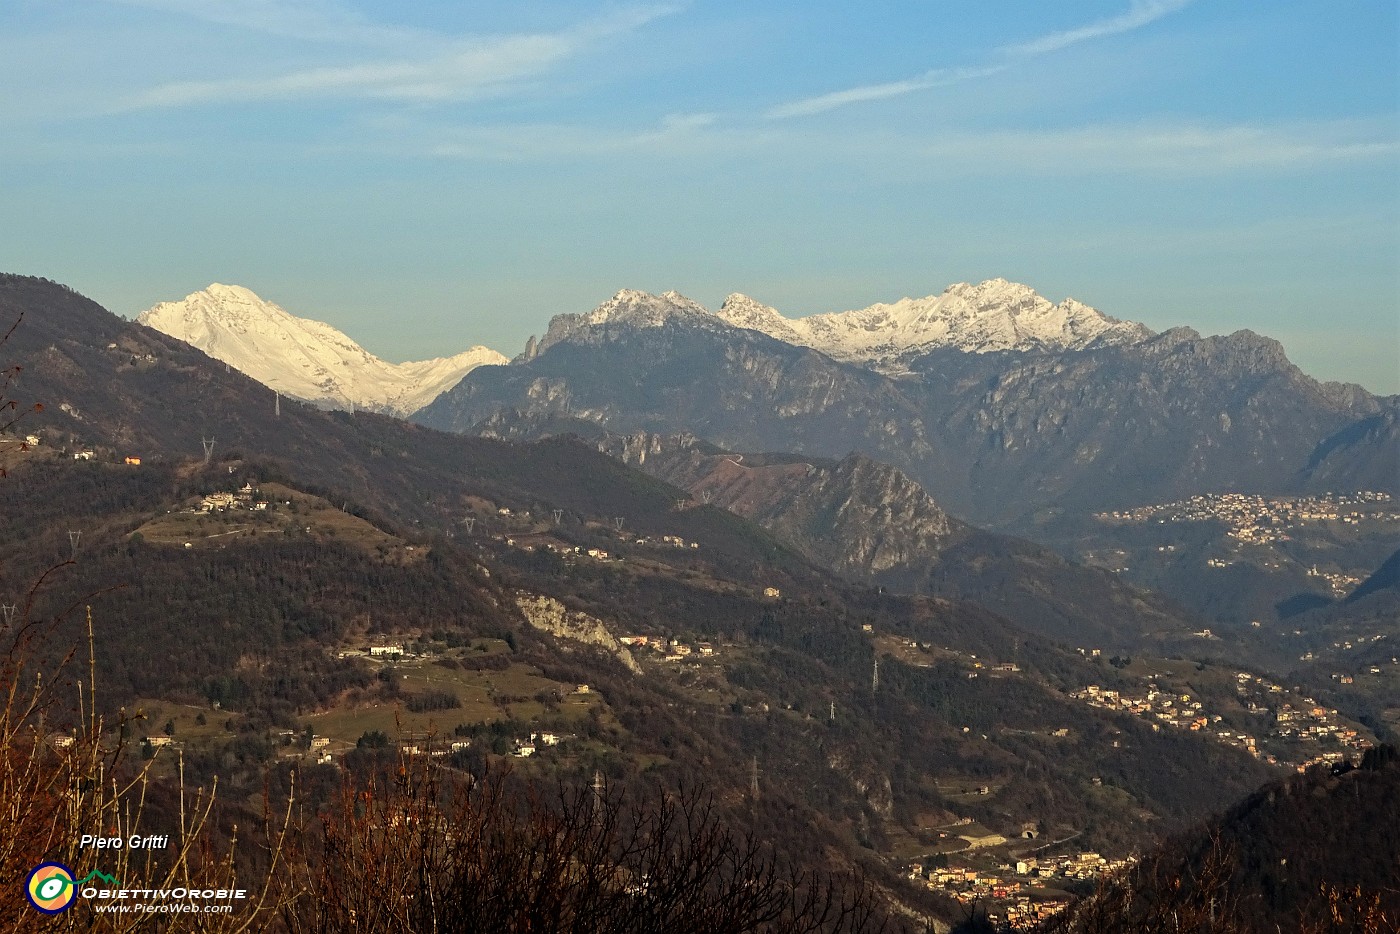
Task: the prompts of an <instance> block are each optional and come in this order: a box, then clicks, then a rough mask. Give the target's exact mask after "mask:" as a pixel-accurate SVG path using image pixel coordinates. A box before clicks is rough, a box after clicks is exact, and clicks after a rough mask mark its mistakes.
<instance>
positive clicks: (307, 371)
mask: <svg viewBox="0 0 1400 934" xmlns="http://www.w3.org/2000/svg"><path fill="white" fill-rule="evenodd" d="M136 320H137V322H138V323H140V324H144V325H146V326H147V327H150V328H154V329H155V330H157V331H160V332H162V333H164V334H168V335H170V336H171V337H174V338H178V339H179V340H182V341H185V342H186V343H188V344H192V345H194V346H195V347H198V348H199V349H200V350H202V351H204V352H205V353H207V354H208V355H209V356H211V357H213V358H214V359H216V360H220V361H223V362H224V363H227V364H228V365H229V366H231V367H234V368H235V369H237V370H239V371H241V372H243V373H245V374H247V375H248V376H251V377H252V378H253V379H255V380H257V381H258V382H260V383H262V384H264V385H266V386H268V387H270V388H272V389H275V390H277V391H278V392H280V393H282V394H283V395H286V396H290V397H293V398H296V399H302V400H305V401H307V402H311V403H313V404H315V405H318V406H322V407H326V408H335V409H351V408H355V409H370V410H372V411H378V412H384V413H387V414H391V415H397V416H401V417H402V416H407V415H411V414H412V413H414V412H416V411H418V410H419V409H421V408H422V407H423V406H425V405H427V404H428V403H429V402H432V401H433V400H434V399H436V398H437V397H438V395H439V394H441V393H443V392H445V391H446V390H448V389H450V388H452V387H453V386H455V385H456V384H457V383H458V382H459V381H460V380H461V379H462V377H463V376H465V375H466V374H467V373H469V372H471V371H472V370H474V369H476V368H477V367H478V366H492V365H502V364H505V363H507V362H508V360H507V359H506V357H505V356H503V355H501V354H499V353H497V352H496V351H494V350H491V349H490V348H488V347H480V346H478V347H472V348H471V349H469V350H466V351H463V352H462V353H459V354H456V355H454V356H451V357H439V358H436V359H433V360H419V361H412V362H409V363H399V364H394V363H388V362H386V361H384V360H381V359H379V358H378V357H376V356H375V355H374V354H372V353H370V352H369V351H367V350H365V349H364V348H363V347H361V346H360V345H359V344H357V343H355V341H353V340H351V339H350V338H349V337H348V336H346V335H345V334H344V333H342V332H341V331H339V330H337V329H335V328H334V327H331V326H330V325H329V324H326V323H325V322H322V321H311V320H308V319H305V318H298V317H296V316H295V315H292V314H290V313H289V312H287V311H286V310H285V309H283V308H282V307H281V306H279V305H276V304H274V303H272V302H269V301H265V300H264V299H262V298H259V297H258V296H257V295H256V294H254V293H253V292H252V291H251V290H250V289H246V288H243V287H242V286H237V285H221V284H219V283H214V284H213V285H211V286H209V288H207V289H204V290H203V291H200V292H194V293H192V294H190V295H187V296H185V298H183V299H182V300H180V301H178V302H162V303H161V304H158V305H156V306H154V307H152V308H150V309H148V310H146V311H144V312H142V313H141V314H140V315H138V316H137V318H136Z"/></svg>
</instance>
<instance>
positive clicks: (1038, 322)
mask: <svg viewBox="0 0 1400 934" xmlns="http://www.w3.org/2000/svg"><path fill="white" fill-rule="evenodd" d="M672 321H683V322H684V323H685V324H687V325H689V326H700V327H720V328H724V327H734V328H740V329H743V330H748V331H758V332H760V333H762V334H766V335H768V336H769V337H772V338H775V339H777V340H780V341H783V342H784V343H787V344H794V345H796V346H799V347H810V348H812V349H813V350H818V351H820V352H822V353H824V354H826V355H827V356H828V357H831V358H832V359H834V360H839V361H841V362H843V363H854V364H858V365H861V366H866V367H869V368H871V369H874V370H877V371H879V372H882V373H884V374H886V375H890V376H895V375H900V374H902V373H907V372H908V364H909V362H910V361H911V360H913V359H914V358H915V357H918V356H921V355H923V354H926V353H928V352H930V351H932V350H937V349H939V348H944V347H951V348H954V349H957V350H961V351H964V352H966V353H978V354H981V353H993V352H996V351H1003V350H1015V351H1038V352H1049V353H1055V352H1061V351H1069V350H1085V349H1087V348H1090V347H1103V346H1109V345H1114V344H1132V343H1137V342H1138V341H1142V340H1146V339H1147V338H1149V337H1151V336H1152V331H1151V330H1150V329H1149V328H1147V327H1146V326H1145V325H1142V324H1138V323H1136V322H1132V321H1120V320H1119V319H1117V318H1111V317H1109V316H1108V315H1105V314H1103V313H1102V312H1100V311H1098V310H1097V309H1094V308H1091V307H1090V306H1088V305H1085V304H1084V303H1083V302H1079V301H1076V300H1075V299H1073V298H1066V299H1065V300H1064V301H1062V302H1060V303H1059V304H1054V303H1052V302H1051V301H1050V300H1049V299H1046V298H1044V297H1042V296H1041V295H1039V294H1037V293H1036V291H1035V290H1034V289H1032V288H1030V287H1029V286H1026V285H1021V284H1019V283H1015V282H1008V281H1007V280H1006V279H988V280H987V281H985V282H981V283H978V284H975V285H974V284H971V283H967V282H958V283H954V284H953V285H950V286H948V288H947V289H945V290H944V291H943V293H942V294H941V295H930V296H927V297H925V298H902V299H900V300H899V301H897V302H892V303H890V304H877V305H871V306H870V307H868V308H861V309H857V310H855V311H842V312H833V313H828V314H817V315H811V316H809V317H805V318H788V317H785V316H784V315H783V314H782V313H781V312H779V311H777V310H776V309H774V308H771V307H770V306H768V305H765V304H763V303H762V302H759V301H757V300H755V299H753V298H750V297H749V296H747V295H743V294H740V293H737V292H736V293H734V294H733V295H730V296H729V297H728V298H726V299H725V300H724V304H723V305H721V306H720V308H719V310H718V311H716V312H713V313H712V312H709V311H707V310H706V309H705V308H704V307H703V306H702V305H700V304H699V303H697V302H694V301H692V300H691V299H689V298H686V297H685V296H684V295H680V294H679V293H677V292H663V293H661V294H660V295H652V294H650V293H648V292H642V291H638V290H636V289H623V290H621V291H619V292H618V293H617V294H615V295H614V296H613V297H612V298H609V299H608V300H607V301H605V302H603V303H602V304H601V305H599V306H598V307H597V308H595V309H593V310H592V311H590V312H586V313H583V314H564V315H556V316H555V317H554V318H553V319H551V320H550V322H549V330H548V331H547V332H546V334H545V336H544V339H543V340H542V341H541V342H540V343H539V345H538V347H537V348H535V347H532V348H531V349H530V351H529V352H527V354H526V355H525V359H533V356H534V355H536V354H538V353H543V352H544V351H545V350H547V349H549V348H550V347H551V346H553V345H554V344H557V343H559V342H561V341H565V340H570V341H575V342H589V341H593V340H600V339H604V335H605V334H606V333H607V332H609V331H610V330H611V329H614V328H617V327H633V328H652V327H661V326H663V325H665V324H668V323H670V322H672Z"/></svg>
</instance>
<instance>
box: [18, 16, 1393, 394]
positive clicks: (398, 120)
mask: <svg viewBox="0 0 1400 934" xmlns="http://www.w3.org/2000/svg"><path fill="white" fill-rule="evenodd" d="M1396 11H1397V7H1396V4H1394V3H1393V2H1390V0H1375V2H1352V0H1331V2H1327V3H1322V2H1293V0H1274V2H1270V3H1267V4H1260V3H1257V2H1245V0H1194V2H1188V0H1093V2H1090V0H1084V2H1065V3H1053V4H1052V3H1044V2H1043V0H1035V2H986V0H976V2H973V0H943V2H938V3H890V2H873V0H872V2H868V3H865V4H851V3H847V2H840V3H837V2H827V0H810V2H808V3H805V4H793V3H768V2H758V0H750V2H728V0H720V2H699V0H697V2H690V3H685V2H677V3H665V2H660V3H625V2H617V3H606V4H589V3H581V2H574V3H559V2H552V0H542V2H532V3H525V4H522V3H519V2H515V3H496V2H491V0H481V2H473V3H470V4H463V3H459V2H433V0H418V2H414V3H390V2H376V3H352V2H348V0H346V2H341V0H120V2H118V0H66V2H54V0H8V2H6V3H4V4H3V5H0V84H3V87H4V88H5V89H6V93H5V94H3V95H0V216H3V217H4V218H5V220H6V223H5V224H4V225H3V229H0V268H3V269H5V270H7V271H15V272H26V273H32V274H35V275H43V276H48V277H50V278H53V279H57V280H60V281H63V282H66V283H68V284H71V285H73V286H74V287H76V288H78V289H79V290H81V291H83V292H84V293H86V294H88V295H90V296H92V297H93V298H95V299H97V300H98V301H100V302H102V303H103V304H104V305H106V306H107V307H109V308H111V309H112V310H114V311H116V312H119V313H122V314H127V315H131V314H135V313H136V312H138V311H140V310H142V309H143V308H145V307H147V306H149V305H151V304H153V303H155V302H157V301H162V300H167V299H174V298H179V297H182V296H184V295H185V294H187V293H189V292H191V291H194V290H196V289H199V288H202V287H204V286H205V285H207V284H209V283H210V282H213V281H219V282H225V283H237V284H240V285H246V286H248V287H249V288H252V289H253V290H254V291H257V292H258V293H259V294H261V295H263V296H264V297H266V298H269V299H271V300H273V301H276V302H278V303H280V304H282V305H283V306H284V307H286V308H287V309H288V310H290V311H292V312H293V313H295V314H299V315H302V316H306V317H316V318H321V319H323V320H327V321H330V322H331V323H333V324H335V325H336V326H338V327H340V328H341V329H343V330H345V331H346V332H347V333H349V334H350V335H351V336H352V337H354V338H356V339H357V340H359V341H360V342H361V343H363V344H364V345H365V346H366V347H368V348H369V349H370V350H372V351H374V352H376V353H378V354H380V355H381V356H384V357H386V358H389V359H393V360H403V359H409V358H414V359H416V358H422V357H428V356H436V355H440V354H445V353H450V352H455V351H456V350H459V349H461V348H463V347H465V346H467V345H469V344H473V343H485V344H488V345H490V346H494V347H496V348H498V349H500V350H502V351H504V352H506V353H511V354H513V353H515V352H517V351H518V350H519V349H520V348H521V347H522V346H523V344H524V341H525V338H526V336H527V335H529V334H530V333H539V332H541V331H542V330H543V328H544V326H545V323H546V322H547V320H548V318H549V317H550V316H551V315H553V314H556V313H560V312H566V311H585V310H587V309H589V308H591V307H593V306H594V305H596V304H597V303H598V302H600V301H602V300H603V299H605V298H606V297H607V296H609V295H611V294H612V293H613V292H614V291H616V290H617V289H619V288H622V287H631V288H642V289H648V290H651V291H662V290H665V289H670V288H674V289H677V290H679V291H681V292H683V293H685V294H687V295H690V296H691V297H693V298H695V299H697V300H699V301H701V302H702V303H704V304H706V305H708V306H710V307H716V306H717V305H718V304H719V302H720V301H722V299H723V297H724V296H725V295H726V294H727V293H729V292H733V291H740V292H745V293H747V294H750V295H752V296H754V297H755V298H758V299H760V300H761V301H764V302H766V303H768V304H771V305H774V306H776V307H777V308H779V309H780V310H781V311H783V312H784V313H786V314H789V315H797V314H809V313H814V312H821V311H836V310H842V309H846V308H855V307H862V306H865V305H868V304H871V303H873V302H876V301H890V300H893V299H896V298H898V297H900V296H903V295H927V294H931V293H937V292H940V291H942V289H943V288H944V287H945V286H946V285H948V284H949V283H951V282H956V281H966V280H972V281H976V280H980V279H984V278H988V277H992V276H1005V277H1006V278H1009V279H1013V280H1017V281H1021V282H1025V283H1027V284H1029V285H1031V286H1033V287H1035V288H1036V289H1037V290H1039V291H1040V292H1041V293H1042V294H1044V295H1046V296H1047V297H1049V298H1051V299H1054V300H1059V299H1061V298H1064V297H1065V296H1067V295H1072V296H1074V297H1075V298H1078V299H1080V300H1082V301H1085V302H1088V303H1089V304H1091V305H1094V306H1096V307H1098V308H1100V309H1102V310H1104V311H1106V312H1108V313H1109V314H1113V315H1116V316H1118V317H1125V318H1131V319H1135V320H1140V321H1144V322H1146V323H1147V324H1149V325H1150V326H1152V327H1155V328H1165V327H1170V326H1173V325H1178V324H1185V325H1190V326H1192V327H1195V328H1197V329H1198V330H1200V331H1202V332H1205V333H1227V332H1229V331H1233V330H1237V329H1239V328H1251V329H1253V330H1256V331H1259V332H1262V333H1266V334H1269V335H1271V336H1274V337H1277V338H1279V339H1280V340H1282V341H1283V342H1284V344H1285V346H1286V347H1287V348H1288V351H1289V354H1290V356H1291V357H1292V358H1293V359H1294V360H1295V361H1296V362H1298V363H1299V364H1300V365H1301V366H1302V367H1303V368H1304V369H1305V370H1307V371H1308V372H1309V373H1312V374H1313V375H1315V376H1318V377H1321V378H1327V379H1344V380H1350V381H1357V382H1360V383H1362V384H1363V385H1365V386H1367V387H1368V388H1370V389H1372V390H1373V391H1377V392H1385V393H1396V392H1400V181H1397V180H1400V132H1397V127H1398V126H1400V121H1398V120H1397V95H1398V94H1400V65H1397V49H1398V48H1400V35H1397V12H1396Z"/></svg>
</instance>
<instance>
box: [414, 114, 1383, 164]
mask: <svg viewBox="0 0 1400 934" xmlns="http://www.w3.org/2000/svg"><path fill="white" fill-rule="evenodd" d="M396 139H397V140H398V141H399V144H402V145H404V146H407V147H410V148H411V149H412V150H413V151H415V152H417V153H418V154H420V155H423V154H426V155H430V156H433V157H442V158H455V159H465V160H485V161H518V160H519V161H555V160H561V159H562V160H569V159H575V158H585V159H586V158H592V157H598V156H608V157H614V156H618V155H622V156H627V155H635V156H637V157H639V158H645V159H654V158H658V157H661V158H666V159H675V160H686V159H696V158H703V159H707V160H710V159H714V158H725V157H734V158H738V159H741V160H746V161H751V160H753V159H760V160H764V161H768V162H772V161H774V160H778V161H782V162H789V161H791V162H794V164H796V162H799V161H800V162H801V163H802V164H805V165H808V166H809V167H810V166H811V165H812V161H813V159H814V158H815V159H817V161H820V162H822V163H825V164H827V165H829V166H842V165H849V166H851V167H852V168H853V169H854V170H855V171H864V170H865V169H867V168H868V167H869V165H870V164H871V162H872V159H873V160H874V161H875V162H876V163H877V164H878V165H879V166H880V175H881V177H882V178H885V179H898V178H909V179H913V178H920V179H924V180H927V179H929V177H930V175H931V174H932V175H935V176H938V177H944V178H948V177H968V178H973V177H981V176H986V175H994V176H997V177H1000V178H1009V177H1020V178H1028V177H1037V176H1047V177H1056V178H1067V177H1073V176H1078V175H1092V176H1103V175H1109V174H1121V175H1124V176H1140V177H1148V178H1153V179H1164V178H1188V177H1201V178H1204V177H1219V176H1227V175H1231V174H1235V173H1240V172H1251V173H1273V174H1288V173H1293V172H1306V171H1318V170H1326V169H1330V168H1345V167H1348V166H1352V165H1365V164H1373V165H1374V164H1384V163H1386V162H1387V161H1389V162H1392V163H1393V162H1395V161H1396V160H1397V159H1398V158H1400V140H1397V136H1396V127H1395V125H1394V123H1393V121H1389V120H1365V119H1359V120H1304V121H1291V122H1280V123H1272V124H1230V125H1219V124H1206V123H1186V122H1174V123H1161V122H1159V123H1141V124H1102V125H1092V126H1082V127H1073V128H1068V129H1060V130H1007V131H995V130H994V131H964V132H940V133H938V134H936V135H930V134H926V133H922V134H921V133H917V132H914V131H909V132H899V131H887V132H873V133H863V134H861V135H860V136H859V138H852V137H850V136H848V135H842V134H837V133H834V132H831V131H827V130H822V129H817V128H807V129H802V130H799V129H797V128H796V127H794V126H793V125H791V124H778V123H770V122H752V121H738V122H735V121H733V120H722V119H721V118H720V117H719V116H718V115H715V114H708V113H704V114H673V115H670V116H667V117H665V118H663V119H662V120H661V121H659V122H658V123H657V124H656V125H654V126H651V127H643V128H630V129H628V128H614V129H606V128H600V127H595V126H587V125H565V124H530V125H498V126H476V127H458V128H455V129H453V130H452V131H450V132H448V133H441V132H439V133H437V134H435V135H430V136H429V137H422V136H420V137H418V139H417V141H416V142H415V141H413V140H411V139H405V138H404V137H403V135H402V134H396Z"/></svg>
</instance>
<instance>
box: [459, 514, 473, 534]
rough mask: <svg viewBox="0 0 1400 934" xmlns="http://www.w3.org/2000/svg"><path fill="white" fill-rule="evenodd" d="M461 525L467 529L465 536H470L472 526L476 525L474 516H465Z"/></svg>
mask: <svg viewBox="0 0 1400 934" xmlns="http://www.w3.org/2000/svg"><path fill="white" fill-rule="evenodd" d="M462 523H463V524H464V525H465V526H466V527H467V534H468V535H470V534H472V526H474V525H476V516H467V517H466V518H465V519H463V520H462Z"/></svg>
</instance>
